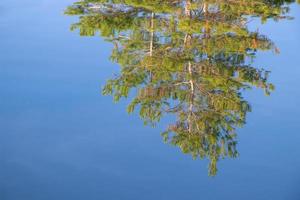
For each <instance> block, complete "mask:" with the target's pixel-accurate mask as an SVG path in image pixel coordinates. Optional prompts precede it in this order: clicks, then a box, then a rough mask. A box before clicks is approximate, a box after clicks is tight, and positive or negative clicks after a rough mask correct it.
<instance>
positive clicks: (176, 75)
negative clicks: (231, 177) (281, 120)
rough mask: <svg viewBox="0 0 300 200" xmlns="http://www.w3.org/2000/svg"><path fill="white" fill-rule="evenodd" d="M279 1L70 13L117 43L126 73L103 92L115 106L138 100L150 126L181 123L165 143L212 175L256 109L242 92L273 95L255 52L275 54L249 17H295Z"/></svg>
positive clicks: (160, 0) (195, 0)
mask: <svg viewBox="0 0 300 200" xmlns="http://www.w3.org/2000/svg"><path fill="white" fill-rule="evenodd" d="M291 2H293V1H291V0H289V1H283V0H280V1H278V0H277V1H275V0H235V1H230V0H203V1H200V0H185V1H183V0H175V1H174V0H172V1H171V0H152V1H148V0H113V1H108V0H84V1H80V2H78V3H75V4H74V5H73V6H70V7H68V8H67V10H66V14H69V15H79V16H80V20H79V22H78V23H76V24H73V25H72V26H71V30H76V29H78V30H79V32H80V35H82V36H94V35H96V34H97V33H100V35H101V36H102V37H104V38H105V39H106V40H107V41H110V42H112V43H113V44H114V49H113V51H112V54H111V59H112V61H114V62H116V63H118V64H119V65H120V67H121V72H120V74H119V75H118V76H117V77H115V78H112V79H110V80H109V81H108V82H107V84H106V85H105V87H104V89H103V94H105V95H108V94H110V95H113V96H114V100H115V101H119V100H120V99H121V98H123V97H125V98H126V97H128V95H129V92H130V91H132V90H135V94H136V95H135V97H134V98H133V100H132V101H131V103H130V105H129V106H128V108H127V110H128V112H129V113H132V112H134V110H138V111H139V114H140V116H141V118H142V119H143V120H144V122H145V123H146V124H148V123H150V124H152V125H154V124H155V123H157V122H158V121H159V120H160V119H161V118H162V117H163V116H165V115H169V114H171V115H175V116H176V117H177V120H176V121H175V122H173V123H170V125H169V126H168V127H167V129H166V130H165V131H164V132H163V133H162V136H163V138H164V141H166V142H168V143H171V144H173V145H175V146H178V147H179V148H180V149H181V150H182V152H183V153H187V154H191V155H192V156H193V157H194V158H197V157H199V158H208V159H209V160H210V164H209V175H215V174H216V172H217V161H218V160H219V159H220V158H225V157H231V158H232V157H236V156H237V155H238V152H237V149H236V144H237V140H236V132H235V130H236V128H237V127H242V126H243V125H244V124H245V123H246V114H247V113H248V112H250V111H251V106H250V105H249V103H248V102H247V101H246V100H245V99H244V98H243V97H242V91H243V90H246V89H249V88H252V87H254V86H255V87H258V88H261V89H263V90H264V91H265V93H266V94H267V95H269V94H270V92H271V91H272V90H273V89H274V86H273V85H272V84H270V83H268V74H269V72H268V71H265V70H263V69H261V68H257V67H254V66H252V64H253V62H252V61H253V59H254V58H255V55H256V52H257V51H269V50H274V51H277V48H276V46H275V45H274V43H273V42H272V41H270V40H269V39H268V38H267V37H266V36H263V35H261V34H260V33H259V32H251V31H250V30H249V29H248V28H247V22H248V20H249V18H251V17H256V18H260V19H261V21H262V22H266V21H267V20H268V19H274V20H279V19H283V18H289V17H288V16H287V13H288V3H291Z"/></svg>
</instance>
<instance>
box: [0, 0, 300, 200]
mask: <svg viewBox="0 0 300 200" xmlns="http://www.w3.org/2000/svg"><path fill="white" fill-rule="evenodd" d="M73 3H74V1H70V0H68V1H60V2H52V1H48V0H44V1H40V2H34V1H31V0H26V1H23V2H21V3H20V2H17V1H7V0H4V1H1V3H0V30H1V31H0V41H1V42H0V44H1V50H0V70H1V71H0V74H1V75H0V76H1V82H0V92H1V93H0V95H1V96H0V97H1V98H0V109H1V110H0V125H1V133H0V137H1V138H0V141H1V148H0V154H1V157H0V163H1V165H0V170H1V173H0V176H1V177H0V188H1V189H0V197H1V199H4V200H15V199H16V200H18V199H30V200H34V199H39V200H41V199H49V200H50V199H183V198H184V199H195V198H204V199H220V198H223V199H229V198H230V199H278V200H281V199H291V200H294V199H295V200H297V199H299V198H300V194H299V192H298V188H299V184H300V177H299V172H298V169H299V168H300V159H299V158H300V149H299V147H298V141H299V139H300V136H299V134H298V132H299V131H298V130H299V128H300V127H299V116H298V113H299V111H300V109H299V107H298V106H297V102H298V101H299V100H298V99H299V97H300V92H299V88H298V86H299V83H298V77H299V75H300V70H299V69H298V63H299V61H300V60H299V59H300V58H299V56H298V51H297V50H298V49H297V47H298V46H299V45H300V41H299V36H300V26H299V22H300V21H299V17H300V15H299V13H300V8H299V6H298V5H296V4H292V5H289V7H290V8H291V11H290V13H288V14H287V15H289V16H293V17H294V18H295V19H293V20H287V19H282V20H279V21H278V22H275V21H274V20H272V19H269V20H267V23H265V24H264V25H262V24H261V23H260V20H259V19H254V20H253V21H251V23H249V24H247V28H248V29H249V31H250V32H251V33H252V32H255V33H259V34H260V35H264V36H265V37H266V38H267V39H268V40H267V42H270V44H272V45H270V46H267V47H268V48H267V49H266V45H261V46H259V44H257V46H256V47H255V42H254V43H253V41H251V43H250V46H249V48H250V49H251V48H252V49H255V55H256V56H255V58H254V59H252V60H253V63H251V66H253V67H255V69H265V70H267V71H271V73H270V74H269V76H268V79H267V83H268V84H269V83H272V85H274V86H275V90H274V91H272V92H271V94H270V96H265V95H264V88H263V89H259V88H257V87H252V86H251V88H252V89H251V90H241V91H242V93H241V97H242V99H243V100H244V101H246V102H247V103H248V104H249V106H250V105H251V112H250V111H247V112H246V113H247V115H246V117H245V120H243V121H245V123H243V126H242V127H241V128H237V130H236V131H235V132H236V133H237V138H235V141H236V142H237V146H236V150H237V151H238V154H239V156H238V157H236V158H229V157H228V156H225V159H222V158H220V159H219V161H218V164H217V167H218V172H217V174H216V176H214V177H210V176H208V174H209V170H208V166H209V163H210V161H209V160H210V159H204V160H201V159H195V160H193V159H192V156H191V155H189V154H183V153H182V151H181V150H180V148H178V147H176V145H175V146H174V145H171V144H168V143H167V144H166V143H164V142H163V140H162V137H161V135H160V133H161V132H163V131H164V130H166V128H168V127H169V124H172V123H174V121H176V118H175V117H174V115H172V114H171V115H167V116H166V117H163V118H162V119H161V120H160V122H159V123H157V125H156V127H155V128H152V127H151V126H144V123H143V119H141V118H140V116H139V112H138V110H136V112H134V113H133V114H131V115H128V114H127V112H126V107H127V106H128V105H129V104H130V102H131V100H132V98H134V97H135V96H136V95H137V94H138V92H136V90H134V91H132V93H131V94H130V95H129V98H127V99H121V100H120V101H119V102H118V103H114V102H113V101H112V97H111V96H103V95H102V94H101V88H103V87H104V86H105V85H106V84H107V81H108V80H109V79H112V78H113V77H115V76H114V74H116V76H118V75H120V74H122V72H121V71H120V66H122V63H120V62H119V63H118V62H112V60H110V59H109V58H110V56H111V53H112V50H113V49H114V44H113V42H112V41H111V40H110V41H108V39H109V37H108V36H109V35H102V37H99V36H98V37H97V36H94V37H80V32H79V31H78V29H75V30H74V31H73V32H71V31H70V26H71V25H72V24H75V23H78V21H79V17H78V16H73V17H70V16H66V15H64V11H65V10H66V9H67V7H68V6H71V5H72V4H73ZM154 7H155V6H154ZM148 9H149V8H148ZM149 10H150V11H149ZM149 10H147V11H140V12H144V14H145V13H146V14H145V16H146V17H144V18H142V17H141V16H142V14H138V15H135V16H134V15H133V19H134V20H137V19H138V17H140V18H141V19H150V21H148V22H149V23H147V22H144V24H145V26H143V27H134V25H136V24H138V23H137V22H135V23H133V24H134V25H132V26H130V27H129V28H128V30H127V32H126V34H130V33H132V32H133V33H134V31H135V30H136V33H141V32H139V30H145V31H144V33H145V35H146V36H145V35H144V37H146V38H144V40H136V42H138V43H134V44H140V41H142V42H143V41H146V42H147V44H145V46H147V48H148V49H149V47H150V46H149V45H150V41H151V34H149V33H151V32H152V33H153V38H154V37H155V36H157V35H159V36H160V40H153V41H154V43H153V44H154V50H155V49H156V50H157V49H159V48H160V47H162V46H163V45H165V44H168V42H169V41H171V40H170V39H169V38H168V37H166V36H164V35H163V34H162V33H166V32H167V31H168V30H167V29H163V27H164V26H165V25H166V24H167V20H165V21H163V23H161V24H160V27H158V25H155V24H154V25H153V29H151V24H153V23H151V16H152V12H151V11H152V10H151V9H149ZM160 12H162V10H158V11H157V10H156V12H155V13H160ZM149 13H150V14H149ZM174 13H175V12H174ZM227 14H228V13H227ZM89 15H90V13H89V12H86V13H85V15H84V16H89ZM173 15H174V14H173ZM161 16H162V15H159V14H155V15H154V18H155V17H158V18H159V17H161ZM149 17H150V18H149ZM161 18H162V17H161ZM155 19H156V18H155ZM167 19H168V18H167ZM104 22H105V21H104ZM104 22H103V23H104ZM142 22H143V21H142ZM153 22H154V20H153ZM194 23H195V22H194ZM147 26H148V27H149V29H147ZM155 27H156V28H157V27H158V28H159V29H158V30H157V29H155ZM182 27H183V26H182ZM211 27H212V28H214V27H215V24H212V25H211ZM112 28H115V27H113V26H112ZM184 28H185V27H183V28H182V29H181V30H180V31H178V30H177V31H175V32H177V33H178V36H176V37H177V38H179V39H178V41H179V42H178V43H177V44H181V43H180V41H181V42H182V41H183V43H184V38H185V37H183V38H181V39H180V37H181V35H182V33H185V32H184V31H186V32H188V33H189V34H188V35H192V36H191V37H186V38H190V40H192V38H193V37H195V36H197V35H196V34H195V33H194V32H193V31H194V30H188V31H187V29H184ZM151 30H152V31H151ZM175 30H176V29H175ZM128 31H129V32H128ZM130 31H131V32H130ZM164 31H165V32H164ZM116 32H118V31H116ZM173 32H174V30H173ZM87 34H88V32H86V34H85V33H82V34H81V35H82V36H87ZM198 34H199V33H198ZM220 34H221V35H222V34H223V33H222V32H221V33H220ZM91 35H93V34H91ZM91 35H89V36H91ZM97 35H100V34H99V33H97ZM245 35H247V36H249V34H245ZM250 35H251V34H250ZM114 36H115V35H114ZM183 36H186V34H183ZM174 37H175V36H174ZM110 39H111V38H110ZM149 39H150V40H149ZM260 39H262V40H264V38H263V37H261V38H260ZM105 40H106V41H105ZM188 40H189V39H187V40H185V41H188ZM155 41H156V42H155ZM172 41H173V40H172ZM238 41H239V42H243V40H238ZM121 42H124V43H126V38H125V39H123V41H121ZM124 43H123V44H124ZM185 44H186V45H187V47H186V48H187V49H192V48H191V47H190V48H189V47H188V45H191V46H192V45H193V44H195V43H193V42H190V43H189V44H188V42H187V43H185ZM235 44H236V43H235ZM253 45H254V46H253ZM137 46H138V47H140V48H142V47H143V45H140V46H139V45H137ZM173 47H174V46H173ZM213 47H216V46H213ZM220 48H221V47H220ZM275 48H276V49H275ZM277 48H278V49H279V50H280V54H277V53H276V52H278V49H277ZM256 49H257V51H256ZM217 50H218V49H216V48H215V49H214V52H213V54H214V55H215V51H217ZM262 50H268V51H262ZM130 51H132V49H130ZM237 51H238V50H237V49H233V51H232V50H231V51H229V54H230V53H231V54H232V53H236V52H237ZM242 51H244V50H242ZM138 52H139V53H140V52H141V51H138ZM206 52H208V51H206ZM239 52H241V51H239ZM147 53H150V52H147ZM155 53H156V52H155V51H153V52H152V54H153V55H155ZM159 53H161V52H158V54H159ZM148 55H150V54H148ZM161 56H162V57H161V58H159V59H158V60H162V59H163V58H164V57H167V56H165V54H161ZM139 58H140V57H139ZM176 58H178V59H179V58H181V57H180V56H177V57H176ZM198 58H199V57H197V59H196V58H193V57H192V56H191V55H189V56H186V57H184V62H185V63H187V64H189V62H192V61H194V62H200V61H199V59H198ZM174 59H175V58H174ZM123 60H124V59H123ZM131 60H133V59H131ZM212 60H213V61H214V60H216V57H212ZM119 61H120V60H119ZM121 61H122V60H121ZM186 61H187V62H186ZM249 62H251V59H247V60H246V63H249ZM123 63H124V62H123ZM222 63H223V64H224V60H222ZM226 63H228V62H226ZM184 65H185V64H183V65H182V66H184ZM161 66H163V65H161ZM187 66H188V65H187ZM192 66H193V65H192ZM176 69H177V68H176ZM143 72H144V71H143ZM152 73H153V72H152ZM154 75H155V70H154ZM263 75H264V74H263ZM158 77H159V76H158ZM159 78H160V80H164V79H163V77H159ZM185 78H190V77H189V76H186V77H185ZM210 78H212V79H213V80H216V77H215V76H212V77H210ZM263 78H264V77H263ZM147 80H150V79H147ZM152 80H153V79H152ZM154 80H155V79H154ZM165 80H169V79H165ZM175 80H176V81H177V80H178V79H175ZM193 80H194V78H193ZM201 81H203V80H202V79H201ZM166 82H167V83H170V81H169V82H168V81H166ZM147 83H151V82H149V81H148V82H147ZM200 83H201V82H200ZM175 84H177V82H175ZM144 85H145V84H144ZM149 85H150V86H151V84H149ZM152 85H153V84H152ZM156 86H157V83H156ZM223 86H224V85H223ZM225 86H226V84H225ZM210 87H212V86H211V85H210ZM135 88H136V87H135ZM222 88H224V87H222ZM181 89H182V88H181ZM182 91H187V90H186V89H182ZM214 91H215V90H214ZM218 91H219V92H220V89H219V87H218ZM221 91H222V90H221ZM238 91H239V90H236V92H238ZM183 99H184V100H186V98H183ZM171 103H172V105H173V104H174V102H171ZM186 105H187V104H186ZM197 105H198V104H197ZM200 108H203V105H202V107H200ZM175 114H176V113H175ZM184 119H187V118H184ZM185 127H187V126H185ZM216 133H217V132H216ZM216 133H215V134H216ZM210 175H214V174H210Z"/></svg>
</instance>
